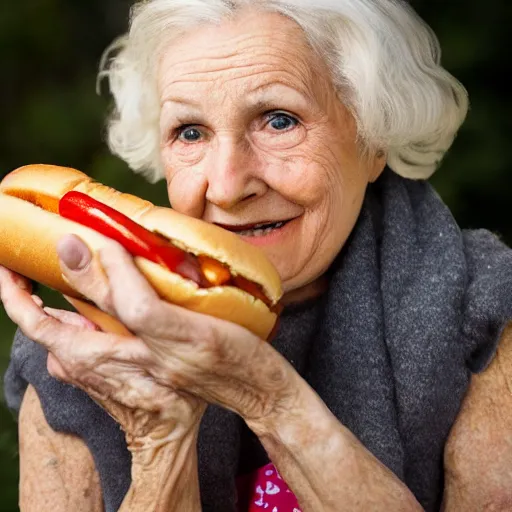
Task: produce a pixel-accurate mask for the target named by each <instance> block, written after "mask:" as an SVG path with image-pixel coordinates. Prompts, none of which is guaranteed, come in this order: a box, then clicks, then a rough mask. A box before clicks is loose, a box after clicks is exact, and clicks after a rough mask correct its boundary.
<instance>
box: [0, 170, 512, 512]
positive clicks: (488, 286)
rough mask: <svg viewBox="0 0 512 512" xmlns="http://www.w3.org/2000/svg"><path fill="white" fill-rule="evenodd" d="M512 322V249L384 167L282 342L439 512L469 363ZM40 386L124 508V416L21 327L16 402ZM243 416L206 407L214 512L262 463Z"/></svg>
mask: <svg viewBox="0 0 512 512" xmlns="http://www.w3.org/2000/svg"><path fill="white" fill-rule="evenodd" d="M509 319H512V251H511V250H510V249H508V248H507V247H506V246H505V245H503V244H502V243H501V242H500V241H499V240H498V239H497V238H496V237H494V236H493V235H492V234H490V233H489V232H487V231H483V230H481V231H472V232H462V231H461V230H460V229H459V228H458V227H457V225H456V223H455V221H454V220H453V218H452V216H451V214H450V213H449V211H448V209H447V208H446V207H445V206H444V204H443V203H442V201H441V200H440V199H439V198H438V196H437V195H436V193H435V192H434V191H433V189H432V188H431V187H430V186H429V185H428V184H427V183H426V182H423V181H410V180H406V179H403V178H400V177H398V176H396V175H395V174H393V173H392V172H391V171H389V170H386V171H385V173H384V174H383V175H382V176H381V178H379V180H378V181H377V182H376V183H375V184H373V185H371V186H370V187H369V189H368V192H367V195H366V198H365V203H364V206H363V209H362V211H361V214H360V217H359V219H358V222H357V225H356V226H355V228H354V230H353V232H352V235H351V236H350V239H349V240H348V241H347V243H346V244H345V247H344V249H343V250H342V251H341V253H340V254H339V256H338V257H337V259H336V261H335V262H334V263H333V265H332V268H331V269H330V287H329V290H328V292H327V293H326V294H325V295H324V296H323V297H322V298H321V299H318V300H316V301H314V302H312V303H308V304H303V305H301V306H296V307H293V308H289V309H288V310H286V311H285V313H284V315H283V318H282V321H281V327H280V331H279V334H278V336H277V338H276V339H275V341H274V342H273V343H274V346H275V347H276V349H277V350H279V351H280V352H281V353H282V354H284V355H285V357H286V358H287V359H288V360H290V361H291V362H292V364H293V365H294V366H295V368H296V369H297V370H298V371H299V372H300V373H301V374H302V375H303V376H305V378H306V379H307V380H308V382H309V383H310V384H311V386H312V387H313V388H314V389H315V390H316V391H317V392H318V393H319V395H320V396H321V397H322V399H323V400H324V401H325V403H326V404H327V406H328V407H329V408H330V410H331V411H332V412H333V413H334V414H335V415H336V417H337V418H338V419H339V420H340V421H341V422H342V423H343V424H344V425H345V426H347V427H348V428H349V429H350V430H351V431H352V432H353V433H354V434H355V435H356V436H357V437H358V438H359V439H360V440H361V442H362V443H363V444H364V445H365V446H366V447H367V448H368V449H369V450H370V451H371V452H372V453H373V454H374V455H376V456H377V457H378V458H379V459H380V460H381V461H382V462H383V463H384V464H385V465H386V466H387V467H389V468H390V469H391V470H392V471H393V472H394V473H395V474H396V475H397V476H398V477H399V478H400V479H402V480H403V481H404V482H405V483H406V484H407V485H408V487H409V488H410V489H411V490H412V491H413V492H414V494H415V495H416V497H417V498H418V500H419V501H420V503H421V504H422V505H423V507H424V508H425V510H427V511H436V510H439V506H440V500H441V497H442V490H443V468H442V457H443V448H444V444H445V442H446V439H447V436H448V433H449V430H450V428H451V426H452V424H453V422H454V420H455V418H456V416H457V413H458V410H459V408H460V405H461V401H462V399H463V397H464V393H465V391H466V390H467V387H468V384H469V379H470V375H471V372H478V371H481V370H482V369H484V368H485V366H486V365H487V364H488V362H489V361H490V359H491V358H492V356H493V354H494V351H495V348H496V343H497V341H498V339H499V336H500V334H501V331H502V329H503V327H504V325H505V323H506V321H507V320H509ZM27 382H30V383H31V384H33V385H34V386H35V387H36V389H37V391H38V393H39V396H40V398H41V401H42V404H43V409H44V411H45V414H46V416H47V419H48V421H49V423H50V425H52V427H53V428H54V429H56V430H58V431H66V432H73V433H76V434H78V435H79V436H81V437H82V438H84V439H85V441H86V442H87V444H88V446H89V447H90V449H91V451H92V453H93V456H94V458H95V462H96V465H97V467H98V469H99V472H100V477H101V482H102V486H103V491H104V496H105V507H106V512H113V511H115V510H117V509H118V507H119V505H120V503H121V501H122V498H123V496H124V494H125V492H126V490H127V488H128V486H129V482H130V459H129V454H128V452H127V450H126V447H125V444H124V439H123V435H122V433H121V432H120V430H119V428H118V427H117V425H116V424H115V423H114V422H113V421H112V420H111V419H110V417H109V416H108V415H106V414H105V413H104V412H103V411H102V410H101V409H100V408H99V407H97V406H96V405H95V404H94V403H93V402H92V401H91V400H90V399H89V398H88V397H87V396H85V395H84V394H83V393H82V392H80V391H79V390H77V389H74V388H72V387H70V386H65V385H62V384H60V383H58V382H56V381H55V380H53V379H51V378H50V377H49V376H48V374H47V373H46V365H45V353H44V350H42V349H41V348H40V347H38V346H37V345H36V344H34V343H33V342H31V341H29V340H27V339H26V338H24V337H23V336H22V335H21V334H19V333H18V334H17V336H16V340H15V344H14V347H13V353H12V360H11V365H10V367H9V369H8V372H7V375H6V379H5V384H6V387H5V390H6V396H7V399H8V402H9V404H10V405H11V407H12V408H13V409H15V410H17V409H18V408H19V403H20V400H21V397H22V395H23V391H24V389H25V387H26V383H27ZM266 461H267V459H266V454H265V453H264V451H263V449H262V448H261V446H260V445H259V443H258V441H257V440H256V439H255V438H254V436H253V435H252V434H251V433H250V432H249V431H248V429H247V427H246V426H245V425H244V424H243V422H242V420H241V419H240V418H238V417H237V416H235V415H234V414H232V413H230V412H228V411H225V410H222V409H220V408H218V407H213V406H211V407H209V408H208V410H207V413H206V415H205V418H204V420H203V423H202V425H201V431H200V439H199V468H200V484H201V495H202V501H203V510H204V511H205V512H233V511H234V510H235V495H236V493H235V481H234V477H235V475H236V474H239V473H243V472H246V471H250V470H252V469H254V468H256V467H258V466H261V465H263V464H265V463H266Z"/></svg>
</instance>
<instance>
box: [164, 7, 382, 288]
mask: <svg viewBox="0 0 512 512" xmlns="http://www.w3.org/2000/svg"><path fill="white" fill-rule="evenodd" d="M319 60H320V59H318V57H317V56H316V55H315V54H314V53H313V52H312V51H311V50H310V48H309V47H308V45H307V44H306V41H305V39H304V36H303V34H302V31H301V29H300V28H299V27H298V25H296V24H295V23H294V22H292V21H290V20H288V19H287V18H285V17H283V16H281V15H278V14H273V13H260V12H246V13H244V14H243V15H240V16H238V18H237V19H236V20H234V21H231V22H226V23H225V24H222V25H220V26H211V27H210V26H208V27H203V28H200V29H197V30H195V31H193V32H190V33H189V34H188V35H187V36H186V37H184V38H182V39H180V41H179V43H178V44H173V45H170V46H169V48H168V49H167V50H166V51H165V52H164V54H163V55H162V59H161V61H160V67H159V74H158V79H159V82H158V86H159V94H160V99H161V123H160V125H161V156H162V159H163V163H164V167H165V172H166V179H167V183H168V191H169V199H170V202H171V204H172V206H173V208H174V209H176V210H177V211H179V212H181V213H184V214H186V215H189V216H192V217H196V218H200V219H203V220H205V221H207V222H211V223H215V224H219V225H221V226H223V227H225V228H226V229H229V230H230V231H234V232H237V233H238V234H239V236H241V237H242V238H243V239H244V240H245V241H247V242H249V243H250V244H254V245H257V246H259V247H260V248H261V249H262V250H263V251H264V252H265V253H266V255H267V256H268V257H269V259H270V260H271V261H272V263H273V264H274V265H275V266H276V268H277V270H278V271H279V274H280V276H281V278H282V280H283V285H284V289H285V291H291V290H294V289H298V288H300V287H302V286H304V285H306V284H308V283H312V282H313V281H315V280H316V279H317V278H318V277H319V276H321V275H322V274H323V273H324V272H325V271H326V270H327V268H328V267H329V265H330V264H331V263H332V261H333V260H334V258H335V256H336V254H337V253H338V252H339V251H340V249H341V247H342V246H343V244H344V242H345V240H346V239H347V237H348V235H349V234H350V231H351V230H352V228H353V226H354V224H355V221H356V219H357V216H358V214H359V211H360V208H361V204H362V200H363V196H364V192H365V189H366V186H367V184H368V182H369V181H371V180H373V179H375V178H376V177H377V176H378V175H379V174H380V172H381V171H382V168H383V166H384V158H382V157H380V158H377V157H375V158H373V159H368V158H361V156H360V148H359V146H358V144H357V143H356V126H355V122H354V119H353V117H352V116H351V114H350V113H349V112H348V110H347V109H346V108H345V107H344V105H343V104H342V103H341V102H340V100H339V99H338V98H337V96H336V92H335V90H334V88H333V87H332V85H331V81H330V77H329V73H328V70H327V69H326V68H325V66H324V64H323V63H321V62H319Z"/></svg>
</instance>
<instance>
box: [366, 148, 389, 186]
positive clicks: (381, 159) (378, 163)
mask: <svg viewBox="0 0 512 512" xmlns="http://www.w3.org/2000/svg"><path fill="white" fill-rule="evenodd" d="M387 160H388V155H387V153H386V152H385V151H384V150H383V149H379V150H377V151H376V152H375V154H374V155H373V156H372V157H371V159H370V165H369V175H368V182H369V183H373V182H374V181H376V180H377V178H378V177H379V176H380V175H381V174H382V171H383V170H384V168H385V167H386V162H387Z"/></svg>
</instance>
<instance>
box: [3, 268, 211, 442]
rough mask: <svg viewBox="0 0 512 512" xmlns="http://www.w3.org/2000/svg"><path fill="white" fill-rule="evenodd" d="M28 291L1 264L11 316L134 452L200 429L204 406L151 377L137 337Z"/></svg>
mask: <svg viewBox="0 0 512 512" xmlns="http://www.w3.org/2000/svg"><path fill="white" fill-rule="evenodd" d="M30 291H31V285H30V281H28V280H27V279H25V278H24V277H22V276H20V275H18V274H16V273H14V272H11V271H10V270H8V269H6V268H4V267H1V266H0V294H1V300H2V302H3V304H4V307H5V310H6V312H7V314H8V315H9V317H10V318H11V319H12V320H13V321H14V322H15V323H17V324H18V325H19V326H20V328H21V329H22V331H23V332H24V333H25V335H27V336H28V337H29V338H31V339H34V340H36V341H40V342H41V343H42V344H43V345H44V346H45V347H46V348H47V349H49V350H50V353H49V357H48V370H49V372H50V373H51V374H52V375H54V376H55V377H57V378H59V379H60V380H62V381H65V382H68V383H70V384H73V385H75V386H77V387H80V388H81V389H83V390H84V391H85V392H87V393H88V394H89V395H90V396H91V397H92V398H93V399H94V400H95V401H96V402H97V403H99V404H100V405H101V406H102V407H103V408H104V409H105V410H106V411H107V412H108V413H109V414H110V415H111V416H112V417H113V418H114V419H115V420H116V421H117V422H118V423H119V424H120V425H121V427H122V428H123V430H124V431H125V433H126V437H127V441H128V444H129V447H130V449H131V450H132V451H140V450H142V449H144V448H157V447H158V446H161V445H162V444H165V443H168V442H170V441H172V440H178V439H182V438H183V437H184V436H185V435H187V433H188V432H189V431H190V429H191V428H197V426H198V423H199V421H200V418H201V416H202V414H203V412H204V410H205V407H206V405H205V404H204V403H203V402H202V401H201V400H199V399H196V398H194V397H191V396H187V397H184V396H182V395H180V394H179V393H176V392H175V391H173V390H171V389H169V388H168V387H165V386H162V385H160V384H158V383H157V382H156V381H154V380H153V379H151V378H150V377H149V375H148V374H147V373H146V371H145V367H146V366H147V365H150V360H151V358H152V355H151V353H150V352H149V350H148V349H147V348H146V347H145V346H144V345H143V344H141V343H138V342H137V340H136V338H133V339H132V338H126V337H124V338H120V337H114V336H112V335H109V334H107V333H102V332H98V330H97V327H96V326H95V325H94V324H93V323H92V322H90V321H89V320H87V319H86V318H84V317H82V316H80V315H78V314H76V313H72V312H69V311H62V310H56V309H52V308H45V307H43V303H42V301H41V299H40V298H39V297H37V296H34V295H33V296H31V295H30ZM43 340H44V341H43ZM52 351H53V352H52ZM128 361H132V362H133V361H137V362H138V364H139V366H136V365H133V364H132V365H130V364H128Z"/></svg>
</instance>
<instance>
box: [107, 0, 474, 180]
mask: <svg viewBox="0 0 512 512" xmlns="http://www.w3.org/2000/svg"><path fill="white" fill-rule="evenodd" d="M247 6H251V7H257V8H260V9H264V10H266V11H270V12H278V13H280V14H282V15H284V16H287V17H288V18H290V19H292V20H294V21H295V22H296V23H297V24H298V25H299V26H300V27H301V28H302V30H303V31H304V34H305V37H306V40H307V41H308V43H309V44H310V46H311V47H312V48H313V50H315V51H316V52H317V53H318V54H319V55H320V56H322V58H323V59H324V60H325V62H326V63H327V65H328V67H329V69H330V71H331V75H332V81H333V83H334V86H335V87H336V88H337V90H338V94H339V98H340V100H341V101H342V102H343V103H344V104H345V105H346V106H347V107H348V108H349V109H350V111H351V112H352V114H353V115H354V117H355V120H356V123H357V129H358V136H359V139H360V140H361V141H363V142H364V143H365V146H366V147H367V148H370V149H374V150H382V151H385V152H386V154H387V164H388V166H389V167H390V168H391V169H393V170H394V171H395V172H396V173H398V174H400V175H402V176H404V177H407V178H413V179H423V178H428V177H429V176H430V175H432V173H433V172H434V171H435V170H436V168H437V167H438V166H439V163H440V161H441V159H442V157H443V155H444V154H445V153H446V151H447V150H448V149H449V148H450V146H451V144H452V142H453V140H454V138H455V134H456V132H457V130H458V129H459V127H460V125H461V124H462V123H463V121H464V118H465V116H466V113H467V109H468V99H467V93H466V90H465V89H464V87H463V86H462V84H461V83H460V82H459V81H457V80H456V79H455V78H454V77H453V76H452V75H451V74H450V73H448V72H447V71H446V70H445V69H444V68H443V67H442V66H441V64H440V53H441V52H440V48H439V42H438V40H437V38H436V36H435V35H434V33H433V32H432V30H431V29H430V28H429V27H428V26H427V25H426V23H425V22H423V21H422V20H421V19H420V18H419V16H418V15H417V14H416V13H415V12H414V10H413V9H412V8H411V7H410V6H409V5H408V4H407V3H405V2H404V1H402V0H145V1H141V2H138V3H136V4H135V5H134V7H133V8H132V11H131V23H130V30H129V32H128V34H126V35H125V36H123V37H122V38H120V39H119V40H118V41H116V42H115V43H114V45H112V47H111V48H110V49H109V50H108V51H107V52H106V55H105V56H104V59H103V60H102V64H101V69H100V75H99V78H100V79H101V78H103V77H107V78H108V81H109V85H110V90H111V92H112V94H113V97H114V100H115V107H114V110H113V112H112V114H111V116H110V119H109V123H108V142H109V146H110V149H111V151H112V152H113V153H115V154H117V155H119V156H120V157H121V158H122V159H124V160H125V161H126V162H127V163H128V165H129V166H130V167H131V168H132V169H134V170H135V171H136V172H141V173H143V174H144V175H145V176H146V177H147V178H148V179H149V180H150V181H152V182H155V181H157V180H159V179H161V178H162V177H163V168H162V162H161V159H160V151H159V146H160V144H159V140H160V136H159V115H160V112H159V101H158V97H157V88H156V72H157V69H156V68H157V60H158V56H159V52H160V51H161V50H162V49H163V47H164V45H169V44H172V42H173V40H174V39H175V38H179V37H180V35H183V34H184V33H185V32H187V31H189V30H191V29H193V28H196V27H197V26H199V25H200V24H204V23H217V24H218V23H221V22H222V21H223V20H225V19H226V18H229V17H232V16H234V15H235V14H236V13H237V11H239V10H240V9H241V8H243V7H247ZM112 50H113V51H112Z"/></svg>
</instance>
